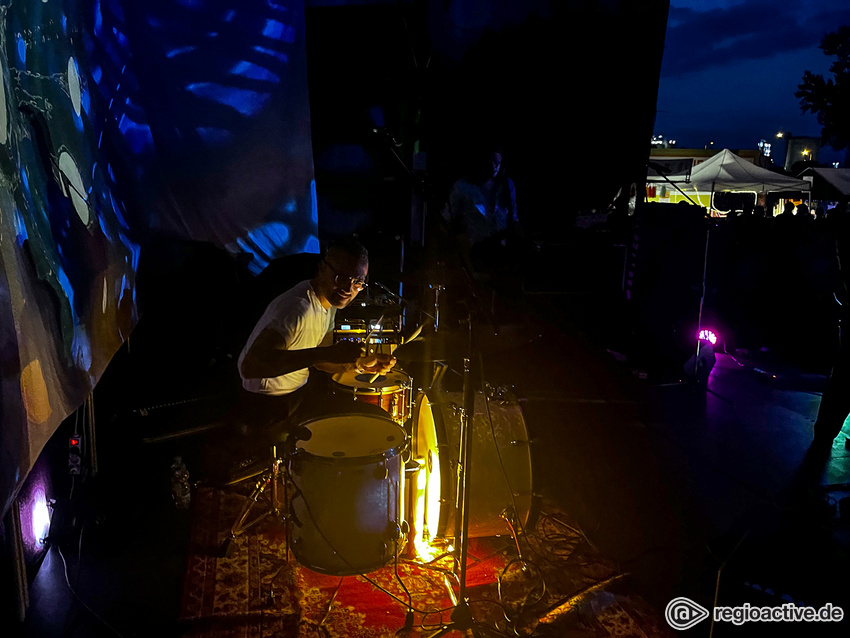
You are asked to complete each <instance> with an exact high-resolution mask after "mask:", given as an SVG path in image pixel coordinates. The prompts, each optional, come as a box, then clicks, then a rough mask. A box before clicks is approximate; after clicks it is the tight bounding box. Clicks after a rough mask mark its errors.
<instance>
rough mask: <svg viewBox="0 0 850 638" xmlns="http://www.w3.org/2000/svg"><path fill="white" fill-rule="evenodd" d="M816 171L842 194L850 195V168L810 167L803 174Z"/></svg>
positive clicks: (815, 172)
mask: <svg viewBox="0 0 850 638" xmlns="http://www.w3.org/2000/svg"><path fill="white" fill-rule="evenodd" d="M811 173H814V174H815V175H817V176H818V177H821V178H822V179H823V180H824V181H825V182H827V183H828V184H829V185H830V186H832V187H833V188H835V190H837V191H838V192H839V193H841V194H842V195H845V196H846V195H850V168H809V169H806V170H805V171H803V175H809V174H811Z"/></svg>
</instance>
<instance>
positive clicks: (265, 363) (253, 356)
mask: <svg viewBox="0 0 850 638" xmlns="http://www.w3.org/2000/svg"><path fill="white" fill-rule="evenodd" d="M359 356H360V344H357V343H353V342H350V341H341V342H339V343H337V344H335V345H333V346H330V347H327V348H323V347H318V348H305V349H303V350H287V349H286V340H285V339H284V338H283V336H281V335H280V334H279V333H278V332H275V331H274V330H271V329H269V328H267V329H265V330H263V331H262V332H261V333H260V334H259V336H257V339H256V340H255V341H254V343H253V344H252V345H251V349H250V350H248V352H247V354H246V355H245V358H244V359H243V360H242V368H241V370H240V371H241V373H242V376H243V377H244V378H246V379H264V378H272V377H279V376H281V375H284V374H289V373H290V372H295V371H296V370H303V369H304V368H310V367H314V368H319V369H322V370H324V369H325V367H324V366H327V365H332V366H335V367H336V368H335V369H336V371H345V370H350V369H352V368H353V367H354V364H355V362H356V361H357V358H358V357H359Z"/></svg>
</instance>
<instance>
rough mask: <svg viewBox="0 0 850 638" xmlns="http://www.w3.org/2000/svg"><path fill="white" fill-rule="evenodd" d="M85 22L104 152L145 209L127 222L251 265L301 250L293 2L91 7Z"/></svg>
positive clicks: (302, 85)
mask: <svg viewBox="0 0 850 638" xmlns="http://www.w3.org/2000/svg"><path fill="white" fill-rule="evenodd" d="M91 19H92V23H91V37H90V38H89V39H88V40H87V42H86V49H87V51H88V52H89V55H90V57H91V59H92V80H93V82H94V84H95V85H96V87H97V90H96V93H95V96H96V97H97V99H98V100H99V101H100V102H101V103H102V104H103V109H102V110H103V112H104V114H105V115H104V120H103V122H101V123H100V126H101V128H102V129H103V130H104V131H106V132H107V133H108V135H106V136H101V137H99V140H100V144H101V145H104V144H107V142H106V141H105V140H111V141H110V142H108V143H109V144H111V146H112V149H111V151H110V152H112V153H116V154H117V155H116V157H117V156H122V157H123V158H124V159H123V162H119V161H117V159H114V160H113V163H114V164H119V163H123V164H124V167H122V169H121V170H120V171H118V173H119V180H120V179H121V176H122V175H124V174H125V173H129V174H130V175H131V176H132V177H133V178H134V180H133V181H134V183H135V189H136V190H135V192H131V193H120V194H121V195H122V196H123V197H124V198H125V200H126V201H128V202H130V201H133V202H145V205H144V206H143V207H139V206H135V207H133V208H132V210H130V211H128V213H127V214H128V216H129V217H130V218H131V224H132V223H133V220H135V221H137V222H138V223H139V224H141V225H144V226H145V227H149V228H152V229H156V230H158V231H162V232H166V233H171V234H177V235H179V236H182V237H186V238H189V239H195V240H200V241H209V242H212V243H214V244H216V245H218V246H221V247H225V248H227V249H228V250H230V251H234V252H248V253H250V254H251V255H253V256H254V262H253V263H252V264H251V268H252V270H255V271H257V270H261V269H262V268H264V267H265V265H266V264H267V263H268V262H269V261H270V260H272V259H274V258H275V257H278V256H281V255H286V254H291V253H296V252H300V251H301V250H302V249H303V247H304V246H305V245H308V243H309V242H308V241H307V240H308V238H309V237H311V236H316V235H317V233H318V220H317V218H316V216H315V215H314V199H315V198H314V194H313V193H311V182H312V180H313V157H312V143H311V138H310V128H309V121H310V117H309V101H308V94H307V76H306V62H305V55H306V52H305V43H304V32H305V28H304V8H303V0H299V1H296V2H282V3H281V2H277V3H275V2H249V3H244V2H240V1H239V0H224V1H219V0H216V1H213V0H184V1H181V2H174V1H173V0H150V1H148V2H144V3H140V2H129V1H127V0H123V1H122V0H96V1H95V2H94V4H93V13H92V16H91ZM131 49H132V51H133V56H132V57H131V56H130V50H131ZM284 228H285V232H283V229H284ZM270 229H274V230H273V231H271V230H270ZM309 245H311V246H312V243H310V244H309Z"/></svg>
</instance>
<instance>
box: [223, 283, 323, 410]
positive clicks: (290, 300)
mask: <svg viewBox="0 0 850 638" xmlns="http://www.w3.org/2000/svg"><path fill="white" fill-rule="evenodd" d="M335 317H336V308H334V307H333V306H331V307H330V308H329V309H328V310H325V308H323V307H322V303H321V302H320V301H319V298H318V297H317V296H316V293H315V291H314V290H313V286H312V285H311V284H310V282H309V281H302V282H301V283H299V284H297V285H295V286H294V287H293V288H290V289H289V290H287V291H286V292H285V293H283V294H282V295H280V296H279V297H275V299H274V300H273V301H272V302H271V303H270V304H269V307H268V308H266V311H265V312H264V313H263V316H262V317H261V318H260V320H259V321H258V322H257V325H256V326H254V331H253V332H252V333H251V336H250V337H248V342H247V343H246V344H245V347H244V348H242V352H241V353H240V354H239V361H238V366H239V374H240V375H241V374H242V362H243V361H244V360H245V355H246V354H248V351H249V350H250V349H251V346H252V345H254V341H256V339H257V337H258V336H259V335H260V333H261V332H263V330H265V329H267V328H268V329H271V330H274V331H275V332H277V333H278V334H279V335H280V336H281V337H283V340H284V342H285V343H286V349H287V350H304V349H306V348H315V347H316V346H318V345H319V344H320V343H322V341H323V340H324V338H325V335H327V334H328V332H330V331H331V330H333V327H334V319H335ZM309 376H310V370H309V368H302V369H301V370H296V371H294V372H290V373H289V374H283V375H281V376H279V377H269V378H264V379H246V378H245V377H244V376H243V377H242V387H243V388H245V389H246V390H248V391H249V392H256V393H258V394H274V395H281V394H290V393H291V392H295V390H297V389H298V388H300V387H301V386H303V385H304V384H305V383H307V379H308V377H309Z"/></svg>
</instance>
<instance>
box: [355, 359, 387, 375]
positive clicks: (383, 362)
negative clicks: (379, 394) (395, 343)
mask: <svg viewBox="0 0 850 638" xmlns="http://www.w3.org/2000/svg"><path fill="white" fill-rule="evenodd" d="M395 364H396V358H395V357H394V356H392V355H390V354H370V355H367V356H365V357H358V359H357V369H358V370H362V371H363V372H365V373H367V374H386V373H387V372H389V371H390V370H392V369H393V366H394V365H395Z"/></svg>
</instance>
